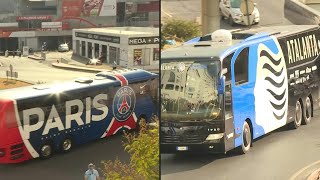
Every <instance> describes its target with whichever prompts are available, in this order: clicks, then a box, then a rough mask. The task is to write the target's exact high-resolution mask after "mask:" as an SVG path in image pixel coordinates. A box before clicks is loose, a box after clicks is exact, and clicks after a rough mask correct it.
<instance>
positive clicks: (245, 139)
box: [240, 121, 252, 154]
mask: <svg viewBox="0 0 320 180" xmlns="http://www.w3.org/2000/svg"><path fill="white" fill-rule="evenodd" d="M251 143H252V138H251V130H250V126H249V124H248V122H247V121H245V122H244V124H243V128H242V145H241V149H240V151H241V153H242V154H245V153H247V152H248V151H249V150H250V147H251Z"/></svg>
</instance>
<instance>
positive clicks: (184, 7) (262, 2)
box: [161, 0, 292, 29]
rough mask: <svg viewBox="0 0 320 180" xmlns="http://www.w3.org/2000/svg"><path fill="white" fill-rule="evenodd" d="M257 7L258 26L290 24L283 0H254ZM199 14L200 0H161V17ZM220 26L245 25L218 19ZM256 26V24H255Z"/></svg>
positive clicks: (193, 18) (192, 17)
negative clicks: (231, 23)
mask: <svg viewBox="0 0 320 180" xmlns="http://www.w3.org/2000/svg"><path fill="white" fill-rule="evenodd" d="M255 2H257V8H258V9H259V11H260V18H261V21H260V24H259V26H271V25H288V24H292V23H291V22H290V21H288V20H287V19H286V18H285V17H284V0H272V3H271V1H266V0H255ZM200 16H201V0H162V1H161V18H162V20H164V19H170V18H178V19H186V20H191V21H195V20H199V21H200ZM220 26H221V28H225V29H232V28H241V27H245V26H241V25H237V26H235V27H231V26H230V25H229V24H228V23H227V21H226V20H221V21H220ZM255 26H257V25H255Z"/></svg>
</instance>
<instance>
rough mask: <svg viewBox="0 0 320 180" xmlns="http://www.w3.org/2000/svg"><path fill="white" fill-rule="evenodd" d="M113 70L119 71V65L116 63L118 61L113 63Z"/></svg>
mask: <svg viewBox="0 0 320 180" xmlns="http://www.w3.org/2000/svg"><path fill="white" fill-rule="evenodd" d="M112 69H113V70H115V69H117V63H116V61H113V65H112Z"/></svg>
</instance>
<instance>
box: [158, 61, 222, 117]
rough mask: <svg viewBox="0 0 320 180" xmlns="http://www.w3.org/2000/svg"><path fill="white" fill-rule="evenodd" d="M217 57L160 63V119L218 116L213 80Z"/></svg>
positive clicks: (215, 73)
mask: <svg viewBox="0 0 320 180" xmlns="http://www.w3.org/2000/svg"><path fill="white" fill-rule="evenodd" d="M219 69H220V61H212V60H211V61H192V60H190V61H179V62H168V63H166V62H164V63H162V64H161V119H162V120H163V121H189V120H200V121H202V120H213V119H217V118H220V110H221V108H220V103H219V100H218V92H217V80H218V79H219V78H218V77H219Z"/></svg>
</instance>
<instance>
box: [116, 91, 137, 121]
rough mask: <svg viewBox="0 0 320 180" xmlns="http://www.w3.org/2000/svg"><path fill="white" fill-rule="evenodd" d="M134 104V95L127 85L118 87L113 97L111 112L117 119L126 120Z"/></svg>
mask: <svg viewBox="0 0 320 180" xmlns="http://www.w3.org/2000/svg"><path fill="white" fill-rule="evenodd" d="M135 104H136V95H135V92H134V91H133V89H132V88H131V87H129V86H122V87H121V88H120V89H118V91H117V93H116V94H115V96H114V98H113V114H114V117H115V118H116V120H117V121H121V122H123V121H126V120H127V119H128V118H129V117H130V116H131V115H132V113H133V111H134V108H135Z"/></svg>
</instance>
